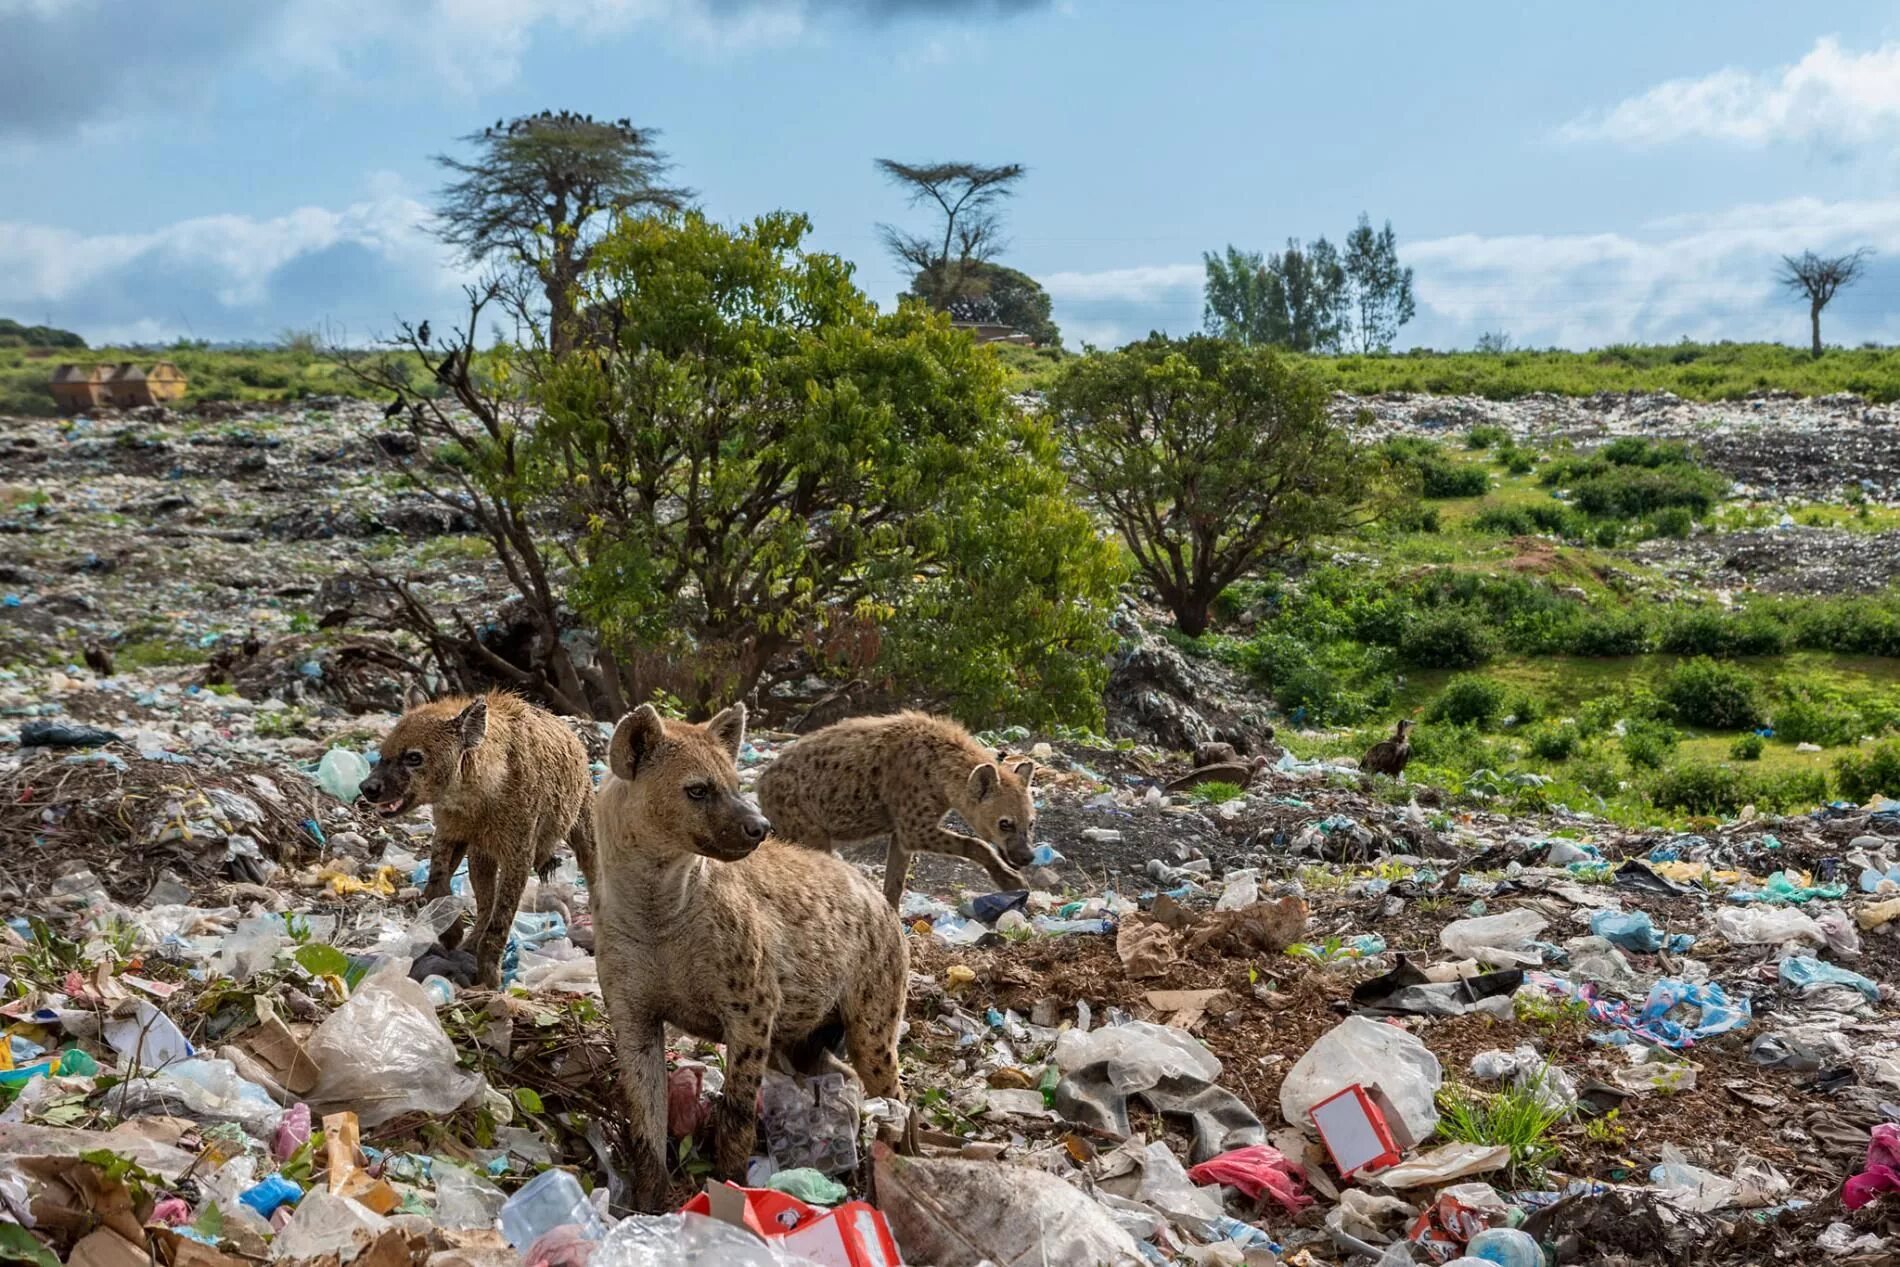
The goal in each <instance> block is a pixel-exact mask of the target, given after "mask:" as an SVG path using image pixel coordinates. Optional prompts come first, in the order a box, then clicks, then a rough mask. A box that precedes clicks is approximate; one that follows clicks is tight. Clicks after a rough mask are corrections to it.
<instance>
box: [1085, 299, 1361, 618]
mask: <svg viewBox="0 0 1900 1267" xmlns="http://www.w3.org/2000/svg"><path fill="white" fill-rule="evenodd" d="M1328 402H1329V394H1328V392H1327V390H1326V388H1325V387H1324V386H1323V385H1322V384H1321V383H1320V382H1319V381H1318V380H1317V379H1315V378H1313V377H1311V376H1308V375H1305V374H1301V373H1298V372H1296V371H1294V370H1293V369H1292V368H1291V367H1289V366H1288V365H1287V363H1286V362H1285V361H1284V360H1282V359H1281V358H1280V357H1279V356H1277V355H1275V354H1274V353H1273V352H1271V351H1269V350H1267V349H1263V348H1248V347H1242V346H1240V345H1238V344H1236V343H1234V342H1230V341H1228V340H1224V339H1216V338H1209V337H1206V336H1198V335H1197V336H1194V337H1191V338H1188V339H1170V338H1168V337H1166V336H1163V335H1151V336H1149V338H1148V339H1146V340H1145V341H1143V342H1140V343H1133V344H1130V345H1128V346H1127V347H1124V348H1122V349H1120V350H1119V351H1115V352H1107V353H1099V354H1096V355H1092V356H1087V357H1082V358H1079V359H1077V360H1076V361H1073V362H1071V363H1070V364H1069V366H1068V367H1067V368H1066V369H1065V370H1064V372H1063V374H1062V377H1061V378H1060V379H1059V380H1058V381H1057V384H1056V387H1055V390H1054V391H1053V392H1052V393H1051V396H1050V404H1051V410H1052V412H1053V413H1054V415H1055V416H1056V418H1057V419H1058V422H1059V425H1060V426H1061V427H1062V428H1063V430H1064V433H1065V437H1066V440H1067V450H1068V453H1069V457H1070V461H1071V463H1072V465H1073V467H1074V470H1075V473H1076V478H1077V479H1078V480H1079V481H1080V483H1081V484H1082V486H1083V487H1084V488H1085V489H1086V490H1087V491H1088V492H1089V494H1090V495H1091V496H1092V497H1093V498H1094V499H1095V501H1096V503H1097V504H1098V505H1100V507H1101V508H1102V510H1103V511H1104V512H1105V513H1106V514H1107V516H1108V518H1109V520H1110V522H1112V523H1113V524H1114V525H1115V527H1116V529H1117V530H1119V532H1120V533H1121V535H1122V538H1123V540H1124V541H1125V542H1126V543H1127V545H1128V549H1129V551H1130V552H1131V553H1132V554H1133V555H1134V557H1135V561H1136V566H1137V567H1138V568H1139V569H1140V572H1141V575H1142V576H1143V577H1144V578H1145V579H1146V580H1147V581H1148V583H1149V584H1151V585H1152V586H1154V588H1155V589H1156V591H1158V592H1159V593H1160V595H1161V598H1162V601H1163V602H1164V603H1166V604H1167V606H1168V608H1169V609H1170V610H1171V611H1172V612H1173V613H1174V616H1175V620H1176V621H1177V623H1178V624H1179V626H1180V628H1181V631H1182V632H1183V633H1185V634H1188V635H1190V636H1198V635H1200V634H1202V633H1204V632H1205V631H1206V630H1207V627H1208V619H1209V613H1210V611H1211V609H1212V607H1213V603H1214V600H1215V599H1216V598H1217V597H1219V595H1220V593H1221V591H1222V590H1224V589H1226V588H1227V587H1228V586H1229V585H1231V584H1233V583H1234V582H1235V581H1237V580H1239V579H1240V578H1242V577H1244V576H1246V575H1247V574H1248V573H1249V572H1252V571H1254V570H1256V569H1258V568H1259V567H1260V566H1261V565H1263V564H1265V563H1267V562H1268V561H1270V560H1273V559H1276V558H1279V557H1282V556H1284V555H1286V554H1288V553H1290V552H1292V551H1294V550H1295V549H1297V548H1298V547H1299V546H1301V545H1303V544H1304V543H1306V542H1308V541H1311V540H1312V539H1313V538H1315V537H1318V536H1321V535H1324V534H1327V533H1332V532H1338V531H1341V530H1343V529H1346V528H1348V527H1351V526H1354V525H1356V524H1360V523H1364V522H1367V521H1369V520H1370V519H1371V518H1372V517H1374V516H1375V515H1376V513H1377V512H1378V510H1379V509H1381V508H1382V504H1383V503H1384V501H1385V500H1386V490H1388V489H1389V488H1390V487H1391V484H1390V480H1389V479H1388V477H1387V473H1386V471H1385V468H1384V467H1383V465H1382V464H1381V463H1380V462H1379V459H1378V458H1377V457H1376V456H1374V455H1372V454H1370V453H1368V452H1366V451H1364V450H1361V449H1358V448H1356V447H1355V446H1354V445H1353V444H1352V442H1351V440H1350V439H1349V438H1348V436H1347V434H1346V432H1345V429H1344V428H1342V427H1340V426H1339V425H1337V424H1336V423H1334V422H1333V421H1332V419H1331V417H1330V416H1329V414H1328V409H1327V406H1328Z"/></svg>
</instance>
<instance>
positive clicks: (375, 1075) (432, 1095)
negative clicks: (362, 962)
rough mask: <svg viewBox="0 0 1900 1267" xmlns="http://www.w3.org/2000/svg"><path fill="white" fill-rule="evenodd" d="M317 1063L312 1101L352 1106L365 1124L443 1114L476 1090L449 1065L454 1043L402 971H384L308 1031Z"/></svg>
mask: <svg viewBox="0 0 1900 1267" xmlns="http://www.w3.org/2000/svg"><path fill="white" fill-rule="evenodd" d="M308 1050H309V1052H310V1057H311V1059H312V1060H314V1061H316V1063H317V1072H318V1076H317V1089H316V1090H315V1091H314V1092H313V1093H312V1094H311V1096H310V1100H311V1105H312V1107H313V1108H315V1107H316V1106H318V1105H322V1106H324V1108H325V1110H326V1111H329V1110H335V1109H354V1110H356V1114H357V1117H358V1119H359V1120H360V1121H361V1123H362V1125H363V1126H364V1127H374V1126H381V1125H382V1124H383V1123H384V1122H387V1121H389V1119H391V1118H393V1117H399V1116H401V1115H402V1114H404V1113H413V1112H422V1113H434V1114H440V1113H450V1112H453V1111H454V1110H456V1109H458V1108H460V1107H461V1106H462V1105H463V1104H465V1103H467V1102H468V1100H469V1098H470V1097H471V1096H473V1095H474V1094H475V1093H476V1092H477V1091H479V1090H480V1089H481V1084H482V1083H481V1079H480V1078H477V1077H475V1076H474V1075H473V1074H467V1073H464V1072H462V1071H461V1070H460V1069H458V1068H456V1067H455V1044H454V1043H452V1042H450V1041H449V1036H448V1035H447V1034H445V1033H443V1032H442V1026H441V1024H440V1023H439V1022H437V1020H436V1019H435V1004H434V1003H433V1002H431V1001H430V999H429V996H428V994H427V993H426V992H425V991H424V990H423V988H422V987H421V986H420V985H418V984H416V983H415V982H414V981H411V980H410V979H409V978H408V977H406V976H403V975H402V972H401V969H399V968H394V967H389V968H384V969H383V970H382V971H380V972H378V973H377V974H376V975H375V976H373V977H371V978H370V979H369V980H367V981H365V982H364V983H363V984H362V985H361V986H359V987H358V988H357V991H356V993H355V995H354V996H352V997H351V999H350V1001H349V1002H347V1003H345V1004H344V1005H343V1006H342V1007H340V1008H338V1009H337V1010H336V1011H334V1012H332V1013H331V1014H330V1018H329V1019H328V1020H326V1021H324V1022H323V1024H321V1025H319V1026H317V1030H316V1032H315V1033H314V1034H312V1035H311V1036H310V1042H309V1045H308Z"/></svg>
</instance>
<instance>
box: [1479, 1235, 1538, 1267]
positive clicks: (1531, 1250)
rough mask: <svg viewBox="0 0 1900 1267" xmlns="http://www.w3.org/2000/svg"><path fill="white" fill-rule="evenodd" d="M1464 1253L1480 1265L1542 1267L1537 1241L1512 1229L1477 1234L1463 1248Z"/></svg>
mask: <svg viewBox="0 0 1900 1267" xmlns="http://www.w3.org/2000/svg"><path fill="white" fill-rule="evenodd" d="M1465 1253H1466V1254H1467V1255H1468V1256H1469V1257H1471V1258H1473V1259H1476V1260H1477V1261H1478V1262H1481V1263H1495V1264H1497V1267H1544V1251H1543V1250H1542V1249H1541V1248H1539V1247H1538V1244H1537V1239H1536V1238H1535V1237H1533V1236H1532V1235H1531V1234H1530V1233H1528V1232H1520V1231H1519V1230H1518V1229H1516V1228H1514V1227H1493V1228H1488V1229H1486V1230H1485V1231H1482V1232H1479V1233H1478V1234H1477V1235H1476V1236H1474V1237H1472V1238H1471V1243H1470V1244H1468V1245H1466V1246H1465Z"/></svg>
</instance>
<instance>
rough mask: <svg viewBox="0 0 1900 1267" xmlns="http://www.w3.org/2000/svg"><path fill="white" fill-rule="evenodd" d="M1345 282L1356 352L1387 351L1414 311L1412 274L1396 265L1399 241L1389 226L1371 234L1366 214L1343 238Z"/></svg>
mask: <svg viewBox="0 0 1900 1267" xmlns="http://www.w3.org/2000/svg"><path fill="white" fill-rule="evenodd" d="M1345 266H1346V279H1347V282H1348V283H1349V285H1350V287H1351V291H1352V298H1351V306H1352V308H1353V311H1354V315H1355V316H1356V317H1357V318H1358V336H1359V350H1360V351H1362V352H1372V351H1380V352H1385V351H1390V350H1391V347H1392V341H1393V340H1394V339H1396V338H1397V337H1398V333H1399V327H1401V326H1403V325H1404V324H1405V323H1406V322H1408V321H1410V320H1411V319H1412V317H1413V315H1414V314H1415V313H1416V311H1417V309H1416V307H1415V305H1414V304H1413V302H1412V270H1411V269H1409V268H1404V267H1401V266H1400V264H1399V245H1398V238H1397V237H1396V236H1394V234H1393V232H1392V222H1391V221H1390V220H1387V221H1386V222H1385V228H1383V229H1381V230H1379V232H1377V233H1374V232H1373V231H1372V221H1371V220H1370V218H1368V217H1367V215H1366V214H1365V212H1363V211H1362V212H1360V213H1359V223H1358V224H1357V225H1356V226H1355V227H1354V228H1353V231H1352V232H1351V233H1349V234H1347V235H1346V265H1345Z"/></svg>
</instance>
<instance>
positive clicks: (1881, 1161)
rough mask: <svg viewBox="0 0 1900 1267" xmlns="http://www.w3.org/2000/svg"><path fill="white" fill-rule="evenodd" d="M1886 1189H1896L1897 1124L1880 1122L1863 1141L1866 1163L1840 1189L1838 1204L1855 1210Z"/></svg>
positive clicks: (1899, 1172) (1899, 1171)
mask: <svg viewBox="0 0 1900 1267" xmlns="http://www.w3.org/2000/svg"><path fill="white" fill-rule="evenodd" d="M1888 1192H1900V1126H1895V1125H1894V1124H1893V1123H1891V1122H1882V1123H1880V1125H1878V1126H1876V1127H1874V1129H1873V1138H1872V1139H1870V1140H1868V1141H1867V1164H1866V1165H1864V1166H1863V1167H1861V1172H1860V1173H1859V1174H1857V1175H1855V1176H1854V1177H1853V1178H1851V1179H1849V1180H1848V1181H1847V1186H1846V1187H1845V1188H1843V1189H1842V1190H1841V1204H1842V1205H1844V1206H1846V1207H1847V1208H1848V1209H1850V1210H1858V1209H1860V1208H1861V1207H1862V1206H1864V1205H1867V1204H1868V1203H1870V1202H1873V1201H1877V1200H1879V1199H1880V1197H1881V1195H1882V1194H1884V1193H1888Z"/></svg>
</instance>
